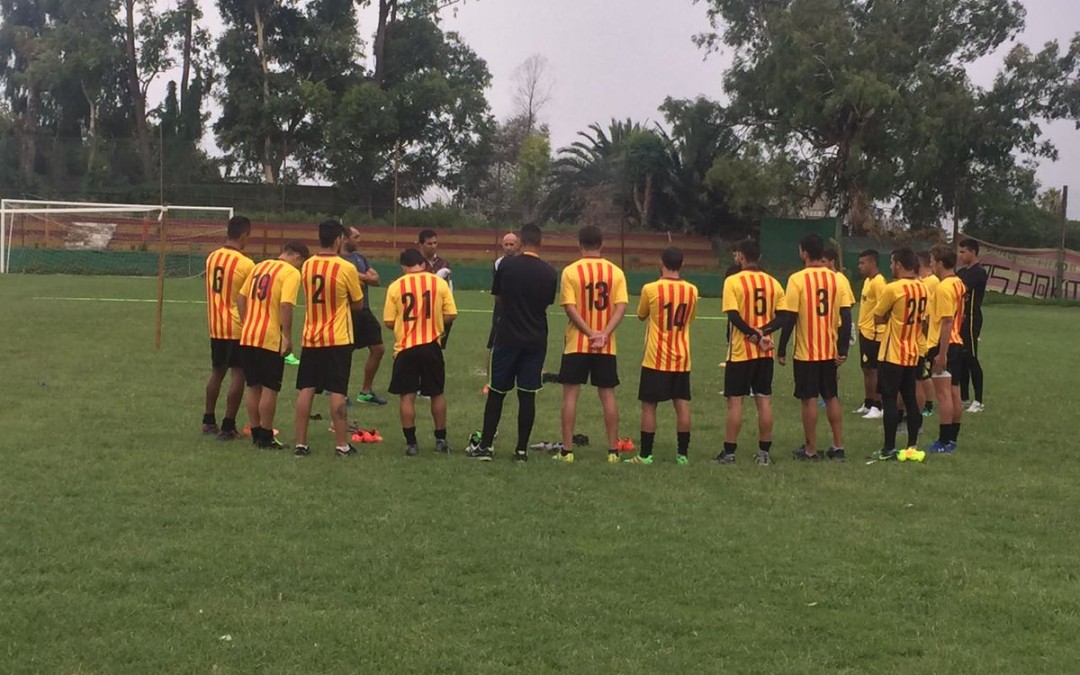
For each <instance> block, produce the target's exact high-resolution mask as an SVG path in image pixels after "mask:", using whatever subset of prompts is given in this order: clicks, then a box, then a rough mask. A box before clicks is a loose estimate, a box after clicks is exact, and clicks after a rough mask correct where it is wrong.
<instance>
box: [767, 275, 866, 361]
mask: <svg viewBox="0 0 1080 675" xmlns="http://www.w3.org/2000/svg"><path fill="white" fill-rule="evenodd" d="M836 277H837V274H836V272H833V271H832V270H830V269H829V268H827V267H821V266H817V265H815V266H813V267H807V268H806V269H803V270H800V271H798V272H796V273H795V274H792V275H791V276H790V277H788V284H787V291H786V292H785V293H784V301H783V303H782V305H781V307H780V308H779V309H782V310H786V311H788V312H794V313H795V314H796V315H797V317H798V318H797V319H796V321H795V360H797V361H832V360H834V359H835V358H836V357H837V355H838V354H839V351H838V350H837V344H836V341H837V330H836V327H837V325H839V323H840V308H841V307H849V306H850V305H848V304H846V303H847V302H848V300H847V299H845V298H843V297H842V295H841V293H840V284H839V282H838V281H837V279H836Z"/></svg>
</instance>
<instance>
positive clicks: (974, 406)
mask: <svg viewBox="0 0 1080 675" xmlns="http://www.w3.org/2000/svg"><path fill="white" fill-rule="evenodd" d="M984 410H986V406H984V405H983V404H982V403H979V402H978V401H972V402H971V405H969V406H968V408H967V410H965V411H964V412H969V413H981V412H982V411H984Z"/></svg>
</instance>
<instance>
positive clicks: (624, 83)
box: [167, 0, 1080, 218]
mask: <svg viewBox="0 0 1080 675" xmlns="http://www.w3.org/2000/svg"><path fill="white" fill-rule="evenodd" d="M167 1H169V2H170V4H171V3H172V2H175V0H167ZM200 4H201V5H202V6H203V8H204V12H206V14H207V18H208V19H209V20H210V23H211V26H212V30H214V31H215V32H218V31H219V30H220V23H219V21H218V19H217V12H216V6H214V3H212V2H211V1H210V0H200ZM376 4H377V3H376ZM1024 5H1025V6H1026V7H1027V29H1026V31H1025V32H1024V34H1023V35H1022V36H1021V38H1020V41H1021V42H1024V43H1026V44H1028V45H1029V46H1030V47H1032V49H1033V50H1037V49H1039V48H1041V46H1042V45H1043V44H1044V43H1045V42H1047V41H1049V40H1058V41H1059V42H1060V43H1062V45H1063V46H1064V45H1066V44H1067V43H1068V41H1069V39H1070V38H1071V37H1072V35H1073V33H1075V32H1078V31H1080V0H1024ZM375 18H376V17H375V15H374V14H373V13H372V10H371V9H370V8H369V9H367V10H365V11H364V12H362V13H361V16H360V22H361V25H360V32H361V36H362V37H363V38H364V39H365V41H366V44H365V48H366V50H369V45H370V42H371V34H372V33H373V32H374V30H375ZM443 25H444V27H445V28H446V29H447V30H456V31H458V32H460V33H461V35H462V37H463V39H464V40H465V42H466V43H467V44H468V45H470V46H471V47H472V48H473V49H474V50H475V51H476V52H477V54H479V55H480V56H481V57H482V58H484V59H485V60H486V61H487V63H488V67H489V68H490V70H491V73H492V75H493V81H492V86H491V90H490V91H489V92H488V100H489V101H490V102H491V108H492V112H493V113H494V114H495V115H496V117H498V118H499V119H505V118H506V117H507V116H509V115H510V114H511V113H512V111H513V94H512V89H513V77H512V74H513V71H514V68H515V67H516V66H517V65H518V64H520V63H521V62H522V61H524V60H525V59H526V58H528V57H529V56H530V55H532V54H542V55H543V56H545V57H547V59H548V62H549V70H550V74H551V77H552V79H553V81H554V90H553V92H552V99H551V102H550V104H549V105H548V107H547V109H546V110H545V111H544V113H543V115H542V121H544V122H546V123H547V124H548V125H549V126H550V128H551V135H552V139H551V140H552V145H553V147H555V148H558V147H561V146H563V145H566V144H568V143H570V142H572V141H573V140H574V135H575V134H576V133H577V132H578V131H581V130H583V129H585V128H586V127H587V126H588V125H589V124H591V123H593V122H600V123H606V122H607V121H608V120H610V119H612V118H618V119H623V118H627V117H629V118H632V119H634V120H637V121H645V120H653V121H657V120H660V119H661V116H660V114H659V112H658V111H657V107H658V106H659V105H660V104H661V103H662V102H663V100H664V98H665V97H666V96H673V97H676V98H687V97H694V96H698V95H704V96H707V97H710V98H721V97H722V95H723V91H722V88H721V78H722V73H723V71H724V69H725V68H726V67H727V65H728V64H729V62H730V54H727V53H719V54H712V55H709V56H708V57H707V58H706V55H705V54H704V52H703V51H702V50H700V49H698V48H697V47H696V46H695V45H694V43H693V41H692V40H691V37H692V36H693V35H694V34H695V33H699V32H702V31H704V30H707V29H708V27H709V26H708V20H707V18H706V15H705V6H704V5H703V4H700V3H699V4H694V3H693V2H692V1H691V0H466V2H465V4H464V5H462V6H460V8H458V9H457V10H456V11H447V12H446V14H445V17H444V22H443ZM1008 48H1011V45H1006V46H1005V47H1004V48H1003V49H1002V50H1000V53H998V54H995V55H994V56H993V57H991V58H987V59H984V60H983V61H981V62H979V63H976V64H974V65H973V66H972V68H971V77H972V79H973V80H974V81H975V83H976V84H979V85H983V86H988V85H990V84H991V82H992V80H993V77H994V74H995V73H996V72H997V70H998V68H999V66H1000V63H1001V59H1002V56H1003V55H1004V52H1006V51H1007V50H1008ZM1045 131H1046V133H1047V136H1048V137H1049V138H1051V139H1052V140H1053V141H1054V143H1055V144H1056V145H1057V147H1058V150H1059V151H1060V158H1059V160H1058V161H1057V162H1055V163H1050V162H1045V163H1044V164H1043V165H1042V166H1041V167H1040V170H1039V179H1040V181H1041V182H1042V183H1043V185H1044V187H1050V186H1057V187H1060V186H1061V185H1068V184H1070V183H1071V186H1072V190H1073V195H1072V199H1070V202H1071V203H1070V205H1069V214H1070V217H1072V218H1080V131H1077V130H1076V129H1075V126H1074V125H1073V123H1071V122H1059V123H1057V124H1053V125H1049V126H1047V127H1046V129H1045Z"/></svg>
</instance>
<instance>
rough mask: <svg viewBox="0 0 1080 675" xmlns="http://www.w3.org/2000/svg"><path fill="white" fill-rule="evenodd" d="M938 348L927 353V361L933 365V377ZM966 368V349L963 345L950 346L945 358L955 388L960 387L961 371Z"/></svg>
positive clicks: (946, 368)
mask: <svg viewBox="0 0 1080 675" xmlns="http://www.w3.org/2000/svg"><path fill="white" fill-rule="evenodd" d="M937 355H938V348H937V347H931V348H930V351H929V352H927V353H926V361H927V363H929V364H931V366H930V367H931V375H933V363H934V359H936V358H937ZM964 368H965V365H964V348H963V346H961V345H949V352H948V354H947V355H946V356H945V370H947V371H948V372H949V374H950V375H951V376H952V384H953V386H956V387H959V386H960V375H961V374H962V373H961V371H962V370H963V369H964Z"/></svg>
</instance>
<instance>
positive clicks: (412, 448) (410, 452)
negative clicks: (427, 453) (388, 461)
mask: <svg viewBox="0 0 1080 675" xmlns="http://www.w3.org/2000/svg"><path fill="white" fill-rule="evenodd" d="M419 454H420V448H419V447H418V446H416V445H412V444H409V445H406V446H405V456H406V457H416V456H417V455H419Z"/></svg>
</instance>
